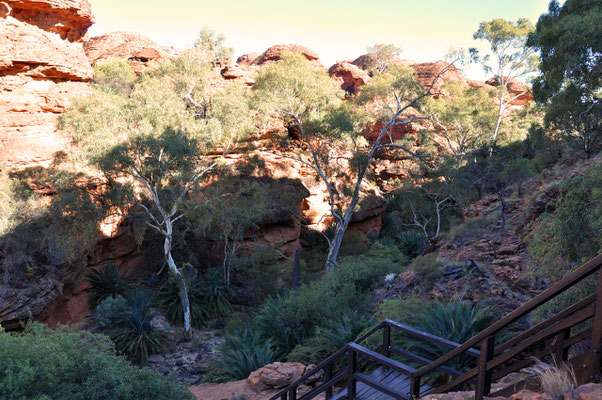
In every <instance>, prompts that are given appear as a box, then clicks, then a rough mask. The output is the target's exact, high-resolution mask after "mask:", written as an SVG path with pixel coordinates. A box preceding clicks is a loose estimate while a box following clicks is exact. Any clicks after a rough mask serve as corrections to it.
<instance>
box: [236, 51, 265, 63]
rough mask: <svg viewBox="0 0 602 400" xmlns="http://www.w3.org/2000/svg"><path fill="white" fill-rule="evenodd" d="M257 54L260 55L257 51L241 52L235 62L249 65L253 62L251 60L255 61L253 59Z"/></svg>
mask: <svg viewBox="0 0 602 400" xmlns="http://www.w3.org/2000/svg"><path fill="white" fill-rule="evenodd" d="M259 56H260V54H259V53H247V54H243V55H242V56H240V57H238V58H237V59H236V64H238V65H244V66H249V65H251V64H253V61H255V59H256V58H257V57H259Z"/></svg>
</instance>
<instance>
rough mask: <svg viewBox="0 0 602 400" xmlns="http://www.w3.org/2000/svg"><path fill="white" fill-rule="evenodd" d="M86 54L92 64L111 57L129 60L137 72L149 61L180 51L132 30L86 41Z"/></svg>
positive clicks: (174, 54)
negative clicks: (160, 44)
mask: <svg viewBox="0 0 602 400" xmlns="http://www.w3.org/2000/svg"><path fill="white" fill-rule="evenodd" d="M84 50H85V52H86V56H87V57H88V59H89V60H90V63H92V65H94V64H96V63H98V62H101V61H104V60H109V59H113V58H115V59H125V60H129V62H130V66H131V67H132V68H133V69H134V71H136V72H143V71H144V70H145V69H146V68H147V66H148V65H149V63H152V62H153V61H160V60H164V59H168V58H172V57H175V56H177V55H178V54H179V52H178V51H176V50H174V49H173V48H171V47H163V46H159V45H158V44H157V43H155V42H154V41H153V40H151V39H149V38H148V37H146V36H144V35H140V34H138V33H132V32H111V33H107V34H105V35H102V36H95V37H93V38H90V39H88V40H86V41H85V42H84Z"/></svg>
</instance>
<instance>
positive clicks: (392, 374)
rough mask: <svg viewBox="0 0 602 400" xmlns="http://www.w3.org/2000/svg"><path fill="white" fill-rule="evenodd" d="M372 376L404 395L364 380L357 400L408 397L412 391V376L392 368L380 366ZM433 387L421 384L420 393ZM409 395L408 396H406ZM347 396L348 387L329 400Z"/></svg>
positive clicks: (360, 383)
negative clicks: (385, 391)
mask: <svg viewBox="0 0 602 400" xmlns="http://www.w3.org/2000/svg"><path fill="white" fill-rule="evenodd" d="M369 376H370V378H372V379H373V380H375V381H377V382H379V383H380V384H382V385H384V386H386V387H387V388H388V389H389V390H390V391H391V392H394V393H399V394H400V395H401V394H403V397H401V396H400V397H394V396H391V395H388V394H386V393H383V392H380V391H378V390H376V389H374V388H373V387H371V386H369V385H367V384H365V383H364V382H357V395H356V397H355V398H356V400H389V399H402V398H404V397H405V398H408V397H409V393H410V378H409V377H408V376H407V375H405V374H402V373H400V372H398V371H395V370H394V369H392V368H386V367H378V368H377V369H376V370H375V371H374V372H372V373H371V374H370V375H369ZM431 389H432V388H431V387H430V386H428V385H424V384H423V385H421V386H420V394H421V395H425V394H426V393H428V392H429V391H430V390H431ZM406 396H407V397H406ZM346 397H347V389H344V390H342V391H341V392H339V393H337V394H335V395H334V396H332V397H331V398H330V399H328V400H341V399H345V398H346Z"/></svg>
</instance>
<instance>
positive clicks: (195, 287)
mask: <svg viewBox="0 0 602 400" xmlns="http://www.w3.org/2000/svg"><path fill="white" fill-rule="evenodd" d="M186 287H187V288H188V301H189V302H190V314H191V323H192V326H194V327H200V326H202V324H203V323H204V322H206V321H207V320H209V319H211V318H215V317H219V316H221V315H225V314H227V313H229V312H230V311H231V310H232V305H231V303H230V301H231V299H232V298H233V294H232V290H231V289H230V288H229V287H228V286H227V285H226V283H225V282H224V281H223V280H222V279H221V278H220V277H219V276H218V275H217V273H215V272H212V271H210V272H209V273H208V274H207V277H206V279H205V280H203V279H198V280H192V279H187V283H186ZM157 305H158V306H159V308H161V309H163V310H164V311H165V313H166V316H167V319H168V320H169V321H170V322H171V323H173V324H178V325H182V324H183V321H184V314H183V312H182V303H181V298H180V288H179V286H178V285H177V283H176V282H175V281H174V280H173V279H169V280H168V281H167V282H166V283H165V284H164V285H163V287H162V288H161V290H160V291H159V295H158V296H157Z"/></svg>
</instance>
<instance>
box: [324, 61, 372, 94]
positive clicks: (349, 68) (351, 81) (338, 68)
mask: <svg viewBox="0 0 602 400" xmlns="http://www.w3.org/2000/svg"><path fill="white" fill-rule="evenodd" d="M328 74H329V75H330V76H331V77H332V78H333V79H335V80H336V81H337V82H338V83H339V85H341V89H343V90H345V91H346V92H348V93H350V94H356V93H357V91H358V89H359V87H360V86H363V85H365V84H366V83H367V82H368V80H369V79H370V77H369V76H368V74H367V73H366V72H364V70H362V69H361V68H360V67H358V66H356V65H353V64H350V63H348V62H345V61H342V62H338V63H336V64H334V65H333V66H332V67H330V68H329V69H328Z"/></svg>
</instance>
